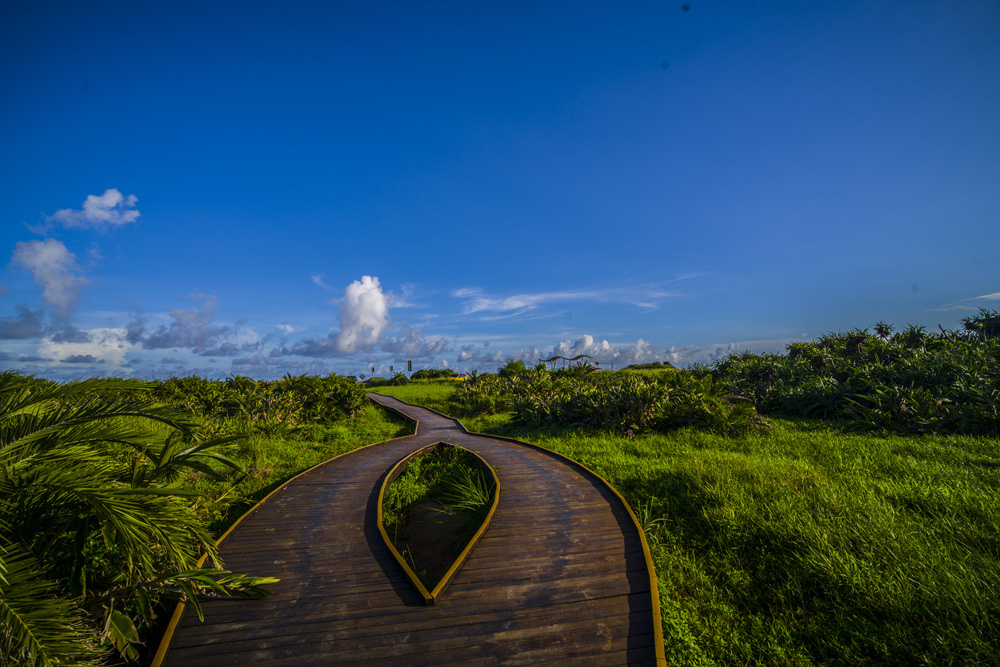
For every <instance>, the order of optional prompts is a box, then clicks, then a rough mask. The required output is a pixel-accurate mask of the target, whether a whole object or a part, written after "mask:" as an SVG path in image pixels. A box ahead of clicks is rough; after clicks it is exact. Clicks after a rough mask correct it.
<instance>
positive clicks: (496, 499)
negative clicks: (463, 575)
mask: <svg viewBox="0 0 1000 667" xmlns="http://www.w3.org/2000/svg"><path fill="white" fill-rule="evenodd" d="M452 446H453V447H456V446H457V445H452ZM461 449H464V450H465V451H467V452H469V453H471V454H472V455H473V456H475V457H476V458H477V459H479V461H480V463H482V464H483V465H484V466H485V467H486V469H487V470H488V471H489V472H490V475H491V476H492V477H493V504H492V505H491V506H490V511H489V512H487V514H486V518H484V519H483V523H482V525H480V526H479V530H477V531H476V534H475V535H473V536H472V537H471V538H470V539H469V541H468V543H466V545H465V548H464V549H462V553H460V554H458V557H457V558H455V562H454V563H452V564H451V567H450V568H448V571H447V572H445V573H444V576H443V577H441V581H439V582H438V585H437V586H435V587H434V590H433V591H431V595H432V596H433V597H434V601H435V602H437V599H438V598H439V597H441V595H442V594H443V593H444V590H445V588H447V587H448V584H450V583H451V580H452V579H453V578H454V576H455V573H456V572H458V570H459V568H461V567H462V565H464V564H465V561H466V559H468V557H469V554H470V553H472V550H473V549H474V548H475V546H476V544H478V543H479V538H480V537H482V536H483V533H485V532H486V529H487V528H489V525H490V522H491V521H493V515H494V514H495V513H496V511H497V507H498V506H499V505H500V478H499V477H498V476H497V471H496V470H495V469H494V468H493V466H491V465H490V464H489V462H488V461H487V460H486V459H484V458H483V457H482V456H480V455H479V452H474V451H472V450H471V449H468V448H466V447H461Z"/></svg>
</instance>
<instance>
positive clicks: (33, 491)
mask: <svg viewBox="0 0 1000 667" xmlns="http://www.w3.org/2000/svg"><path fill="white" fill-rule="evenodd" d="M362 409H365V410H368V409H370V406H369V405H368V402H367V400H366V398H365V391H364V389H363V388H362V387H359V386H356V385H355V384H354V382H353V379H349V378H346V379H345V378H339V377H336V376H331V377H328V378H315V377H306V376H303V377H286V378H285V379H284V380H282V381H279V382H255V381H253V380H250V379H249V378H241V377H233V378H230V379H229V380H226V381H209V380H202V379H200V378H179V379H173V380H168V381H165V382H159V383H144V382H139V381H134V380H117V379H107V380H103V379H91V380H84V381H79V382H71V383H66V384H57V383H54V382H49V381H45V380H39V379H35V378H30V377H26V376H23V375H20V374H18V373H15V372H6V373H0V665H7V664H18V665H20V664H29V665H54V664H94V663H96V662H98V661H100V660H102V658H103V657H106V656H107V655H108V654H109V652H112V653H118V654H119V655H121V656H123V657H126V658H134V657H135V656H136V655H137V642H139V641H140V638H141V635H142V633H143V631H144V628H147V627H148V626H149V625H150V624H151V623H152V621H153V618H154V615H155V614H156V608H157V604H158V602H160V601H162V600H164V599H171V598H172V599H178V598H184V599H187V600H189V601H191V602H192V603H193V606H194V607H195V609H196V611H198V612H199V614H200V609H199V607H198V604H197V596H198V595H199V594H206V593H211V594H215V595H233V594H235V595H241V596H256V595H260V594H263V593H265V590H264V589H263V588H262V586H265V585H266V584H268V583H271V582H272V581H273V580H272V579H268V578H263V577H252V576H244V575H234V574H232V573H231V572H228V571H226V570H224V569H222V563H221V561H219V559H218V554H217V550H216V545H215V541H214V539H213V533H212V532H211V530H210V528H209V526H208V525H207V523H206V522H207V521H208V520H209V519H211V518H218V516H219V513H220V509H219V508H220V507H222V508H223V510H224V508H225V507H226V506H227V505H228V504H229V503H232V502H233V501H234V499H235V498H237V497H238V496H239V495H241V494H242V493H243V492H242V491H241V490H240V489H242V488H243V487H244V486H246V482H247V481H248V474H249V473H248V471H247V470H244V469H243V465H240V463H238V461H258V460H266V456H265V455H264V454H263V453H258V452H257V451H256V450H257V449H259V448H261V447H262V446H264V447H268V448H273V449H276V450H279V451H281V450H284V451H286V452H287V448H286V447H284V446H283V445H281V442H283V441H281V440H276V439H274V438H271V439H270V440H261V438H262V437H264V436H263V435H262V434H264V433H270V434H273V433H275V432H282V433H284V434H286V435H288V434H289V433H291V432H292V431H295V432H296V433H303V432H310V431H317V432H319V431H324V429H325V430H326V431H329V430H331V429H334V428H335V427H334V426H331V424H335V423H336V421H337V420H341V419H343V418H345V417H348V416H352V415H357V414H359V413H360V412H361V411H362ZM326 431H324V432H322V433H320V435H322V436H323V437H324V439H325V438H326V437H328V436H329V437H334V438H336V437H337V436H338V434H336V433H327V432H326ZM233 434H236V435H233ZM363 437H364V438H365V441H364V442H362V443H356V444H347V445H345V446H347V447H352V446H357V444H366V443H367V442H372V441H375V440H377V437H373V438H372V439H370V440H369V439H367V436H363ZM248 445H249V448H248ZM338 447H339V445H338ZM312 448H313V446H312V445H310V444H309V443H308V442H303V443H302V444H301V445H300V446H298V447H296V448H295V449H296V452H295V456H299V455H300V452H299V450H303V449H304V450H309V449H312ZM317 449H320V451H319V452H318V455H319V456H320V457H323V458H328V455H327V453H326V451H327V450H326V449H324V448H317ZM301 453H307V452H301ZM285 458H288V459H292V458H293V457H292V456H288V455H287V454H286V456H285ZM323 458H320V459H319V460H323ZM308 460H311V461H312V462H313V463H318V462H319V460H315V457H314V458H313V459H308ZM304 463H305V464H306V465H308V464H309V463H308V462H305V461H304ZM261 472H262V473H264V474H262V475H260V476H259V478H257V479H252V480H249V481H254V482H256V483H257V486H259V485H261V484H267V483H268V479H269V477H270V474H271V471H270V470H267V471H264V470H261ZM291 472H294V471H291ZM286 474H287V473H286ZM255 488H256V487H255ZM205 491H208V492H209V494H210V495H208V496H206V495H203V492H205ZM202 557H206V558H207V565H203V564H202V562H201V559H202Z"/></svg>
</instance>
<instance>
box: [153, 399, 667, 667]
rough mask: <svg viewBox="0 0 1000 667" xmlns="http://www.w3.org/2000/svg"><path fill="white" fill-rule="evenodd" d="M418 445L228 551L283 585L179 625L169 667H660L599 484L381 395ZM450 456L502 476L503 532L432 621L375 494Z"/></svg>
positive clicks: (314, 477) (616, 510) (385, 447)
mask: <svg viewBox="0 0 1000 667" xmlns="http://www.w3.org/2000/svg"><path fill="white" fill-rule="evenodd" d="M370 396H371V398H372V399H373V400H374V401H376V402H377V403H379V404H381V405H384V406H385V407H387V408H390V409H392V410H395V411H397V412H400V413H401V414H404V415H406V416H407V417H410V418H412V419H415V420H417V421H418V427H417V432H416V434H415V435H412V436H407V437H404V438H397V439H395V440H390V441H388V442H385V443H380V444H377V445H371V446H369V447H365V448H362V449H359V450H355V451H353V452H350V453H349V454H345V455H343V456H340V457H338V458H336V459H332V460H331V461H328V462H327V463H325V464H322V465H320V466H317V467H316V468H314V469H312V470H310V471H309V472H307V473H305V474H303V475H300V476H299V477H296V478H295V479H293V480H292V481H290V482H289V483H288V484H286V485H285V487H283V488H282V489H281V490H280V491H279V492H278V493H275V494H274V495H273V496H271V497H270V498H269V499H268V500H267V501H266V502H264V503H262V504H261V505H258V506H257V507H256V508H254V510H252V511H251V513H250V514H249V515H248V516H247V517H246V518H245V519H244V520H243V521H242V523H240V525H239V526H238V527H237V529H236V530H234V531H233V532H232V533H231V534H230V535H229V536H228V537H227V538H226V539H225V540H224V541H223V542H222V544H221V553H222V556H223V558H224V559H225V563H226V567H227V569H230V570H232V571H234V572H245V573H251V574H258V575H268V576H275V577H280V578H281V582H280V583H278V584H275V585H274V586H273V587H272V590H273V591H274V595H272V596H270V597H268V598H265V599H263V600H252V601H244V600H228V599H227V600H206V601H205V602H203V607H204V610H205V622H204V623H201V622H199V621H198V619H197V617H196V615H195V614H193V613H183V614H182V615H181V617H180V620H179V623H178V625H177V627H176V629H175V630H174V631H173V633H172V636H168V637H167V639H166V640H165V641H167V642H168V643H167V644H165V646H166V647H167V650H166V652H165V654H164V658H163V664H164V665H181V666H183V667H193V666H194V665H245V664H253V665H271V664H273V665H278V664H282V665H332V664H349V663H364V662H367V663H372V664H378V665H383V664H388V665H442V664H461V665H476V664H490V665H496V664H541V663H546V662H552V663H561V664H586V665H626V664H628V665H647V664H649V665H653V664H657V663H662V660H663V658H662V656H663V654H662V650H663V649H662V647H663V643H662V638H661V634H660V628H659V605H658V601H657V598H656V591H655V590H654V589H651V585H655V580H654V579H653V577H652V575H651V567H652V566H651V564H650V563H649V561H648V554H647V553H646V552H645V551H644V549H643V542H642V539H641V537H640V531H639V529H638V527H637V526H636V525H635V521H634V519H633V518H632V516H631V514H630V513H629V511H628V509H627V508H626V507H625V505H624V503H623V501H622V500H621V499H620V497H619V496H618V495H617V494H616V493H615V492H614V491H612V490H611V489H610V488H609V487H608V486H607V485H606V484H605V483H604V482H603V481H602V480H600V479H599V478H597V477H596V476H595V475H593V474H591V473H589V472H587V471H586V470H585V469H583V468H582V467H580V466H578V465H576V464H573V463H572V462H570V461H568V460H567V459H564V458H562V457H560V456H558V455H556V454H553V453H551V452H548V451H546V450H543V449H540V448H535V447H533V446H528V445H524V444H520V443H514V442H512V441H509V440H504V439H501V438H492V437H486V436H479V435H473V434H469V433H467V432H466V431H465V430H464V429H463V428H462V427H461V426H460V425H459V424H458V423H457V422H456V421H455V420H452V419H449V418H446V417H443V416H441V415H439V414H437V413H434V412H432V411H430V410H427V409H425V408H420V407H416V406H411V405H408V404H406V403H402V402H400V401H398V400H396V399H393V398H389V397H386V396H381V395H377V394H371V395H370ZM435 442H447V443H450V444H453V445H459V446H461V447H465V448H467V449H470V450H473V451H475V452H477V453H478V454H479V455H480V456H482V457H483V458H484V459H486V460H487V461H488V462H489V463H490V465H492V466H493V467H494V468H495V469H496V470H497V471H498V474H499V478H500V485H501V495H500V503H499V506H498V508H497V511H496V514H495V515H494V517H493V521H492V523H491V524H490V526H489V527H488V528H487V530H486V532H485V533H484V534H483V536H482V538H481V539H480V541H479V543H478V544H477V545H476V547H475V549H474V550H473V551H472V553H471V554H470V556H469V558H468V560H467V561H466V562H465V564H464V565H463V567H462V569H461V570H459V572H458V573H457V574H456V575H455V578H454V579H453V580H452V583H451V585H450V586H449V588H448V590H447V591H446V592H445V594H444V596H443V597H442V599H441V600H440V602H439V603H438V604H437V605H436V606H433V607H426V606H424V604H423V601H422V599H421V597H420V596H419V595H418V594H417V593H416V591H414V590H413V588H412V587H411V585H410V583H409V581H408V580H407V578H406V577H405V575H404V573H403V571H402V569H401V568H400V567H399V565H398V564H397V563H396V561H395V560H394V559H393V558H392V557H391V555H390V553H389V551H388V549H387V548H386V546H385V544H384V543H383V541H382V538H381V536H380V534H379V531H378V528H377V525H376V518H375V517H376V507H377V498H378V488H379V486H380V484H381V481H382V479H383V478H384V476H385V473H386V471H387V470H388V469H389V468H391V467H392V466H393V465H394V464H395V463H396V462H397V461H399V459H401V458H403V457H404V456H406V455H407V454H409V453H410V452H412V451H414V450H416V449H418V448H420V447H423V446H426V445H429V444H433V443H435Z"/></svg>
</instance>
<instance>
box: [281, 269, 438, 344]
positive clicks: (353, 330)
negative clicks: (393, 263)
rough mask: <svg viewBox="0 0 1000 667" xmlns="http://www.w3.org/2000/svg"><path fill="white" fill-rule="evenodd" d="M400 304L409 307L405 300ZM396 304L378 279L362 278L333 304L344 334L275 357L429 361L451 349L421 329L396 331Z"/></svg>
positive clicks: (310, 340)
mask: <svg viewBox="0 0 1000 667" xmlns="http://www.w3.org/2000/svg"><path fill="white" fill-rule="evenodd" d="M400 301H401V302H402V305H409V304H406V300H405V298H404V299H401V300H400ZM396 302H397V297H395V296H394V295H393V294H392V293H387V292H385V291H383V289H382V285H381V283H380V282H379V279H378V278H377V277H375V276H362V277H361V280H355V281H353V282H352V283H351V284H350V285H348V286H347V287H346V288H344V296H342V297H341V298H339V299H335V300H334V301H333V303H335V304H336V305H337V307H338V309H339V313H338V315H337V322H338V324H339V325H340V331H337V332H334V333H331V334H329V335H328V336H325V337H323V338H307V339H304V340H301V341H299V342H297V343H295V345H293V346H292V347H291V349H287V348H285V349H281V350H272V351H271V356H272V357H276V356H284V355H297V356H305V357H317V358H324V357H336V356H347V355H351V354H360V353H375V352H378V351H383V352H389V353H392V354H396V355H397V356H399V357H406V358H426V357H430V356H434V355H436V354H439V353H440V352H441V351H443V350H444V349H445V348H446V347H447V344H448V343H447V341H446V340H445V339H443V338H441V339H438V340H434V341H429V340H427V339H426V338H425V336H424V333H423V331H422V330H420V329H418V328H415V327H410V326H408V325H405V324H403V325H401V326H399V327H394V326H393V324H392V321H391V319H390V317H389V308H390V306H393V305H395V304H396ZM401 307H402V306H401ZM394 333H395V335H393V334H394Z"/></svg>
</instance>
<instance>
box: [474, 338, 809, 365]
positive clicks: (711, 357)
mask: <svg viewBox="0 0 1000 667" xmlns="http://www.w3.org/2000/svg"><path fill="white" fill-rule="evenodd" d="M801 340H802V338H782V339H774V340H755V341H742V342H734V343H718V344H714V345H685V346H682V347H678V346H674V345H671V346H668V347H665V348H658V347H657V346H655V345H653V344H652V343H650V342H648V341H645V340H643V339H641V338H640V339H638V340H636V341H635V342H630V343H611V342H609V341H607V340H597V339H595V338H594V337H593V336H591V335H590V334H584V335H583V336H582V337H581V338H578V339H576V340H572V339H568V340H564V341H560V342H557V343H555V344H554V345H552V346H551V347H549V348H539V347H537V346H532V347H529V348H526V349H524V348H522V349H520V350H518V351H517V352H513V353H511V354H506V353H504V352H502V351H494V350H492V349H490V350H487V349H485V346H483V347H476V346H474V345H464V346H463V347H462V349H461V351H460V352H459V355H458V364H459V365H460V366H461V367H462V368H463V369H464V370H471V369H473V368H475V369H478V370H482V371H492V370H494V369H496V368H497V367H499V366H503V365H504V364H505V363H507V362H508V361H523V362H524V363H526V364H528V365H529V366H533V365H535V364H537V363H538V362H539V360H541V359H548V358H550V357H553V356H560V357H567V358H573V357H576V356H578V355H581V354H587V355H590V356H591V358H592V360H593V361H595V362H597V363H598V364H599V365H600V367H601V368H605V369H609V370H610V369H611V368H612V367H613V368H615V369H621V368H625V367H626V366H629V365H631V364H645V363H650V362H653V361H669V362H670V363H671V364H673V365H674V366H677V367H680V368H683V367H686V366H689V365H691V364H694V363H702V364H710V363H712V362H713V361H716V360H718V359H724V358H725V357H728V356H729V355H731V354H737V353H740V352H743V351H746V350H750V351H753V352H755V353H758V354H760V353H765V352H778V353H781V352H784V351H785V347H786V346H787V345H788V344H789V343H793V342H797V341H801Z"/></svg>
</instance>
